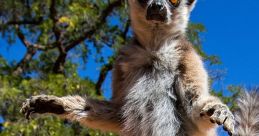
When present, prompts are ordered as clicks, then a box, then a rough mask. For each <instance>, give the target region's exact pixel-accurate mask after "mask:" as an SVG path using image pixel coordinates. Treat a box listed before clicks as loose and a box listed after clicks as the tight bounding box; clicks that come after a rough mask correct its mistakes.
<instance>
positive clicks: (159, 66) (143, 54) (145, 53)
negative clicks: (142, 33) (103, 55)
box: [118, 42, 181, 75]
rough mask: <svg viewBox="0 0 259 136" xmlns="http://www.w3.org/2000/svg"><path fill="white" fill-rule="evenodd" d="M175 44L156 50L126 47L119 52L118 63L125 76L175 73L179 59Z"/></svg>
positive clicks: (179, 54)
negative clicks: (163, 72)
mask: <svg viewBox="0 0 259 136" xmlns="http://www.w3.org/2000/svg"><path fill="white" fill-rule="evenodd" d="M177 44H178V42H170V44H164V45H163V46H161V47H160V48H159V49H157V50H151V49H147V48H144V47H140V46H135V45H132V46H127V47H124V48H123V49H122V50H121V55H120V56H119V59H118V63H119V65H120V66H121V70H122V71H123V73H124V74H125V75H127V74H133V73H135V72H137V73H138V72H144V73H146V72H152V71H153V72H154V71H175V69H176V68H177V66H178V63H179V60H180V57H181V53H180V51H179V50H178V48H177Z"/></svg>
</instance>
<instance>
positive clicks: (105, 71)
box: [95, 20, 130, 95]
mask: <svg viewBox="0 0 259 136" xmlns="http://www.w3.org/2000/svg"><path fill="white" fill-rule="evenodd" d="M129 27H130V21H129V20H127V23H126V26H125V28H124V31H122V33H121V37H122V38H123V39H124V41H126V38H127V33H128V31H129ZM124 43H126V42H124ZM114 60H115V58H114V56H113V58H110V61H109V63H107V64H105V65H104V66H102V69H101V71H100V74H99V78H98V80H97V83H96V85H95V89H96V94H97V95H101V94H102V90H101V87H102V84H103V83H104V80H105V79H106V77H107V74H108V72H109V71H111V70H112V68H113V63H114Z"/></svg>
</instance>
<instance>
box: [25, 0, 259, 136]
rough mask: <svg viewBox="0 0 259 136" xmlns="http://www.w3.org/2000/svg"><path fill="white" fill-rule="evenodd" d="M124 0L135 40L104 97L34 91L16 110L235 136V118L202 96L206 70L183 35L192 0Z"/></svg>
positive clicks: (151, 130) (117, 125) (167, 134)
mask: <svg viewBox="0 0 259 136" xmlns="http://www.w3.org/2000/svg"><path fill="white" fill-rule="evenodd" d="M128 2H129V5H130V18H131V23H132V24H131V25H132V28H133V30H134V34H135V40H134V41H133V42H132V43H131V44H130V45H126V46H124V47H122V49H121V50H120V52H119V55H118V57H117V59H116V62H115V64H114V69H113V96H112V99H111V101H99V100H94V99H90V98H82V97H80V96H66V97H56V96H48V95H39V96H33V97H32V98H30V99H28V100H26V102H25V103H24V104H23V107H22V109H21V111H22V112H23V113H24V114H25V115H26V117H27V118H28V117H29V116H30V114H32V113H53V114H57V115H59V116H62V117H64V118H66V119H69V120H76V121H79V122H80V123H82V124H83V125H85V126H87V127H91V128H97V129H101V130H109V131H114V132H118V133H119V134H120V135H123V136H175V135H177V136H212V135H216V132H215V130H216V129H215V128H216V125H215V123H217V124H219V125H223V126H224V128H225V129H226V130H227V131H228V132H229V134H234V124H235V120H234V116H233V115H232V113H231V112H230V110H229V109H228V107H227V106H226V105H225V104H223V103H222V102H221V101H220V100H219V99H218V98H217V97H214V96H212V95H210V94H209V87H208V75H207V72H206V70H205V69H204V66H203V63H202V60H201V58H200V56H199V55H198V54H197V53H196V52H195V50H194V49H193V47H192V44H191V43H190V42H188V40H187V38H186V36H185V30H186V27H187V25H188V19H189V15H190V12H191V10H192V8H193V7H194V5H195V3H196V0H128ZM247 96H249V95H247ZM256 99H257V100H258V97H257V98H256ZM256 99H255V98H254V99H253V100H256ZM245 104H247V103H245ZM249 104H250V103H249ZM257 107H258V105H257ZM241 111H242V110H241ZM240 113H242V112H240ZM257 114H258V113H257ZM257 116H258V115H257ZM255 120H256V121H257V122H258V117H257V118H256V119H255ZM240 122H241V121H240ZM248 128H249V126H248ZM255 130H256V131H258V129H255ZM249 133H250V132H249V131H248V130H247V131H246V132H244V133H236V135H241V134H242V136H245V135H250V134H249ZM257 133H258V132H257Z"/></svg>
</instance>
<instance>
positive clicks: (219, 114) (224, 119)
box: [200, 103, 235, 135]
mask: <svg viewBox="0 0 259 136" xmlns="http://www.w3.org/2000/svg"><path fill="white" fill-rule="evenodd" d="M200 115H201V117H206V116H207V117H209V119H210V121H211V122H212V123H217V124H218V125H223V128H224V129H225V130H226V131H228V133H229V135H233V134H234V126H235V120H234V116H233V114H232V113H231V111H230V110H229V108H228V107H227V106H226V105H224V104H221V103H211V104H207V105H206V106H205V107H204V108H203V109H202V111H201V113H200Z"/></svg>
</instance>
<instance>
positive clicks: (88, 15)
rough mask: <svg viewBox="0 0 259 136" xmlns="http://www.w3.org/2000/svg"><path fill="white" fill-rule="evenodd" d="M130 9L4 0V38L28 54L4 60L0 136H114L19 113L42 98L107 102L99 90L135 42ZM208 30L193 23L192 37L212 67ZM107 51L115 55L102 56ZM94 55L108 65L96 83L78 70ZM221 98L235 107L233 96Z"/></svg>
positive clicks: (101, 0)
mask: <svg viewBox="0 0 259 136" xmlns="http://www.w3.org/2000/svg"><path fill="white" fill-rule="evenodd" d="M126 8H127V5H126V4H125V3H124V1H121V0H108V1H107V0H19V1H18V0H0V33H1V36H2V38H3V40H6V41H7V42H8V43H9V45H10V46H12V45H13V44H14V43H17V41H20V42H21V43H22V44H24V47H25V48H26V51H27V52H26V54H25V56H24V58H23V59H22V60H21V61H20V62H9V61H8V59H7V60H6V59H5V58H3V57H1V56H0V115H1V116H2V117H3V118H4V120H5V121H4V123H3V124H2V125H3V127H4V129H3V130H0V135H3V136H17V135H24V136H34V135H43V136H60V135H63V136H113V135H114V134H112V133H105V134H104V133H101V132H99V131H96V130H90V129H87V128H83V127H81V126H80V125H79V124H78V123H71V122H67V121H64V120H61V119H58V118H56V117H53V116H48V117H36V118H33V119H32V120H30V121H27V120H25V118H24V117H23V116H22V115H21V114H20V112H19V109H20V108H21V105H22V102H23V101H24V100H25V99H26V98H28V97H30V96H32V95H37V94H50V95H57V96H64V95H75V94H77V95H81V96H90V97H94V98H97V99H104V98H103V96H102V95H98V90H99V89H100V88H98V87H100V86H101V85H102V83H103V79H105V78H106V76H107V73H108V72H109V71H110V70H111V68H112V63H113V62H114V58H115V57H116V53H117V51H118V49H119V47H120V46H122V45H124V44H127V41H128V39H131V38H132V34H131V33H130V32H129V30H130V29H129V19H128V16H127V14H128V11H127V10H125V9H126ZM204 31H205V27H204V26H203V25H202V24H193V23H192V24H190V26H189V29H188V37H189V39H190V41H191V42H192V43H193V44H194V45H195V48H196V49H197V51H198V53H199V54H200V55H201V56H202V57H203V58H205V60H206V61H207V62H209V64H211V65H212V64H219V63H220V61H219V59H218V58H217V57H216V56H210V55H207V54H206V53H205V52H203V50H202V40H201V38H200V33H202V32H204ZM13 46H14V47H15V45H13ZM104 47H105V48H106V49H107V48H108V49H107V50H110V54H111V55H108V56H107V54H105V53H104V52H103V49H104ZM12 55H13V54H12ZM89 56H92V57H93V58H95V60H96V63H99V64H103V66H102V67H101V68H99V69H100V75H99V79H98V81H97V83H95V82H93V81H91V80H89V79H88V78H89V77H85V78H82V77H79V75H78V74H79V73H78V72H77V68H78V67H87V66H86V65H85V64H86V63H87V62H88V61H89V59H90V58H89ZM230 90H235V89H230ZM233 94H236V92H235V91H234V92H233ZM217 95H219V96H222V98H223V99H224V101H226V102H229V103H231V100H232V99H231V98H229V97H224V96H223V95H222V93H220V92H219V93H217ZM0 125H1V124H0Z"/></svg>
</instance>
